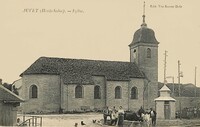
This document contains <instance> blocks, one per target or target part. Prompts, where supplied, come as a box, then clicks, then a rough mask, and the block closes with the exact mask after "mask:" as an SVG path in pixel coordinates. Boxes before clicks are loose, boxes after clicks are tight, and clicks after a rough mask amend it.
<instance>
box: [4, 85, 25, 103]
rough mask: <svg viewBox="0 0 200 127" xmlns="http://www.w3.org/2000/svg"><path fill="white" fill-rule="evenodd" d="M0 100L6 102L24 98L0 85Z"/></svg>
mask: <svg viewBox="0 0 200 127" xmlns="http://www.w3.org/2000/svg"><path fill="white" fill-rule="evenodd" d="M0 101H6V102H23V101H24V100H23V99H22V98H20V97H19V96H17V95H16V94H14V93H13V92H11V91H10V90H8V89H7V88H5V87H3V86H2V85H0Z"/></svg>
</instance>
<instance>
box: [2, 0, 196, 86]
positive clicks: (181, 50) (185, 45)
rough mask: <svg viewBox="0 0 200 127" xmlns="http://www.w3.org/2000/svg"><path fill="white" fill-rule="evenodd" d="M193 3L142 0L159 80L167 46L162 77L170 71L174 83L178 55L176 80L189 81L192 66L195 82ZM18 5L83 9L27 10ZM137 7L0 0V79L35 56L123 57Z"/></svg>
mask: <svg viewBox="0 0 200 127" xmlns="http://www.w3.org/2000/svg"><path fill="white" fill-rule="evenodd" d="M151 5H156V7H155V8H153V7H150V6H151ZM159 5H163V6H165V5H167V6H175V5H180V6H182V8H165V7H164V8H161V7H159ZM199 5H200V1H199V0H192V1H189V0H187V1H186V0H146V23H147V25H148V27H149V28H152V29H153V30H154V32H155V34H156V38H157V40H158V41H159V42H160V44H159V81H161V82H163V75H164V74H163V73H164V70H163V66H164V62H163V60H164V55H163V54H164V51H165V50H167V51H168V57H167V76H174V77H175V82H177V71H178V69H177V68H178V60H180V61H181V71H183V75H184V77H183V78H181V82H182V83H194V68H195V66H197V85H198V86H200V79H199V78H200V59H199V57H198V55H199V54H200V50H199V49H200V37H199V36H200V15H199V11H200V8H199ZM24 9H39V10H40V9H61V10H63V9H65V11H70V10H71V11H72V10H73V9H75V10H76V11H77V10H81V11H83V13H80V12H78V13H73V12H66V13H64V14H62V13H47V12H46V13H39V12H37V13H32V12H29V13H27V12H23V10H24ZM142 11H143V1H142V0H126V1H122V0H84V1H83V0H1V1H0V16H1V18H0V44H1V50H0V58H1V62H0V78H2V79H3V82H8V83H12V82H13V81H15V80H17V79H19V78H20V77H19V75H20V74H21V73H22V72H23V71H24V70H26V69H27V68H28V67H29V66H30V65H31V64H32V63H33V62H34V61H35V60H37V59H38V58H39V57H41V56H48V57H63V58H77V59H80V58H81V59H94V60H112V61H129V59H130V58H129V57H130V56H129V55H130V54H129V47H128V45H129V44H130V43H131V41H132V39H133V34H134V32H135V31H136V30H137V29H139V28H140V25H141V23H142V13H143V12H142ZM171 81H172V80H171V79H168V82H171Z"/></svg>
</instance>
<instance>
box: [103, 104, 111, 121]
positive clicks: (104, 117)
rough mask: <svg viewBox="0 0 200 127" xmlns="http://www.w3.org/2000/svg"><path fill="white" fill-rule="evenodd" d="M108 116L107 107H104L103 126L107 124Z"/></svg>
mask: <svg viewBox="0 0 200 127" xmlns="http://www.w3.org/2000/svg"><path fill="white" fill-rule="evenodd" d="M109 115H110V111H109V108H108V106H106V107H105V109H104V110H103V119H104V124H107V116H109Z"/></svg>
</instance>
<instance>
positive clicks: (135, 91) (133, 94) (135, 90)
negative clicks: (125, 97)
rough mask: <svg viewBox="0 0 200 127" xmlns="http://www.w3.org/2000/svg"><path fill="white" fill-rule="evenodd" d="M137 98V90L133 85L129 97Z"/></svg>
mask: <svg viewBox="0 0 200 127" xmlns="http://www.w3.org/2000/svg"><path fill="white" fill-rule="evenodd" d="M137 98H138V90H137V87H133V88H132V89H131V99H137Z"/></svg>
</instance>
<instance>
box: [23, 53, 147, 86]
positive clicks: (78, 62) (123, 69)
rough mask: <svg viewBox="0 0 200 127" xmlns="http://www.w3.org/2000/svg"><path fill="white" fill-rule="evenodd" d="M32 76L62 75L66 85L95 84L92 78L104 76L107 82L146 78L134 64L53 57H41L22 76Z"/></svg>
mask: <svg viewBox="0 0 200 127" xmlns="http://www.w3.org/2000/svg"><path fill="white" fill-rule="evenodd" d="M30 74H53V75H61V77H62V79H63V82H64V83H65V84H77V83H81V84H93V80H92V76H104V77H105V78H106V79H107V80H115V81H127V80H129V79H130V78H144V75H143V73H142V72H141V71H140V70H139V68H138V67H137V65H136V64H135V63H132V62H118V61H101V60H86V59H68V58H52V57H40V58H39V59H37V60H36V61H35V62H34V63H33V64H32V65H31V66H30V67H29V68H28V69H27V70H25V71H24V72H23V73H22V74H21V75H20V76H23V75H30Z"/></svg>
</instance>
